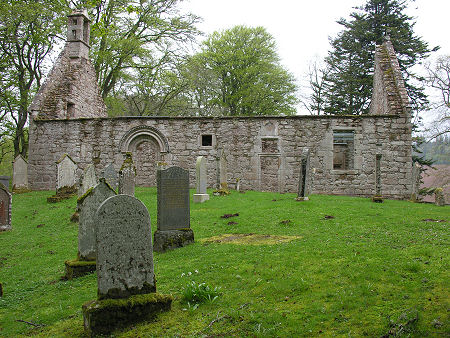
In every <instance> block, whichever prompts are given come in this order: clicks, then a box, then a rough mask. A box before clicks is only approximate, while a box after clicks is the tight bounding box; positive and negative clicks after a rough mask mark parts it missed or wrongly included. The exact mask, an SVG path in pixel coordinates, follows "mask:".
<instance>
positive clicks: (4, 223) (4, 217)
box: [0, 183, 12, 231]
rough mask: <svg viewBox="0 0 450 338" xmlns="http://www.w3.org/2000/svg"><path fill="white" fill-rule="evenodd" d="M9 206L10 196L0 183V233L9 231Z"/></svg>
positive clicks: (10, 202)
mask: <svg viewBox="0 0 450 338" xmlns="http://www.w3.org/2000/svg"><path fill="white" fill-rule="evenodd" d="M11 204H12V195H11V194H10V193H9V191H8V189H7V188H6V187H5V186H4V185H3V184H1V183H0V231H5V230H10V229H11Z"/></svg>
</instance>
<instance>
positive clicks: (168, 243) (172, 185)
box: [153, 167, 194, 252]
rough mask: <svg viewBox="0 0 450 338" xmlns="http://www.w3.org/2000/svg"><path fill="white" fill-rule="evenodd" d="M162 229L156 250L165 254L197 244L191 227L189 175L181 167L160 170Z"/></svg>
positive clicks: (156, 242)
mask: <svg viewBox="0 0 450 338" xmlns="http://www.w3.org/2000/svg"><path fill="white" fill-rule="evenodd" d="M157 199H158V202H157V209H158V223H157V224H158V227H157V230H156V232H155V235H154V242H153V243H154V248H153V249H154V250H155V251H158V252H164V251H166V250H169V249H174V248H178V247H181V246H185V245H187V244H189V243H192V242H194V232H193V231H192V229H191V228H190V209H189V172H188V171H187V170H184V169H183V168H180V167H170V168H168V169H165V170H158V171H157Z"/></svg>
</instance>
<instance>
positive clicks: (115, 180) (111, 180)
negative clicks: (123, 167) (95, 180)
mask: <svg viewBox="0 0 450 338" xmlns="http://www.w3.org/2000/svg"><path fill="white" fill-rule="evenodd" d="M102 177H104V178H105V180H106V182H107V183H108V184H109V185H110V186H111V187H112V188H113V189H114V190H116V191H117V186H118V185H119V176H118V175H117V171H116V169H115V168H114V165H113V164H112V163H110V164H108V165H107V166H106V168H105V169H104V170H103V175H102Z"/></svg>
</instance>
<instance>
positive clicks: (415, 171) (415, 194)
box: [411, 162, 422, 202]
mask: <svg viewBox="0 0 450 338" xmlns="http://www.w3.org/2000/svg"><path fill="white" fill-rule="evenodd" d="M421 172H422V170H421V167H420V164H419V163H417V162H414V164H413V167H412V192H411V201H412V202H417V201H418V200H419V188H420V180H421V177H420V176H421Z"/></svg>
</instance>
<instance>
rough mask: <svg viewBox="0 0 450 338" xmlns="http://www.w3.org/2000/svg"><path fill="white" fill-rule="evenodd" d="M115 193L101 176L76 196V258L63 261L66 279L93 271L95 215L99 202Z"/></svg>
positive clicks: (94, 263) (94, 264) (95, 253)
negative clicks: (80, 194)
mask: <svg viewBox="0 0 450 338" xmlns="http://www.w3.org/2000/svg"><path fill="white" fill-rule="evenodd" d="M115 195H116V192H115V191H114V190H113V189H112V188H111V186H110V185H109V184H108V183H106V181H105V179H104V178H101V179H100V182H99V183H98V184H97V185H96V186H95V187H93V188H90V189H89V190H88V191H87V192H86V193H85V194H84V195H83V196H80V197H79V198H78V201H77V210H78V212H79V224H78V254H77V259H75V260H68V261H66V262H65V266H66V275H65V276H66V278H67V279H72V278H76V277H80V276H84V275H86V274H88V273H90V272H93V271H95V268H96V262H95V260H96V255H97V250H96V242H95V227H96V224H95V215H96V212H97V209H98V208H99V206H100V204H102V203H103V202H104V201H105V200H106V199H108V198H109V197H111V196H115Z"/></svg>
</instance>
